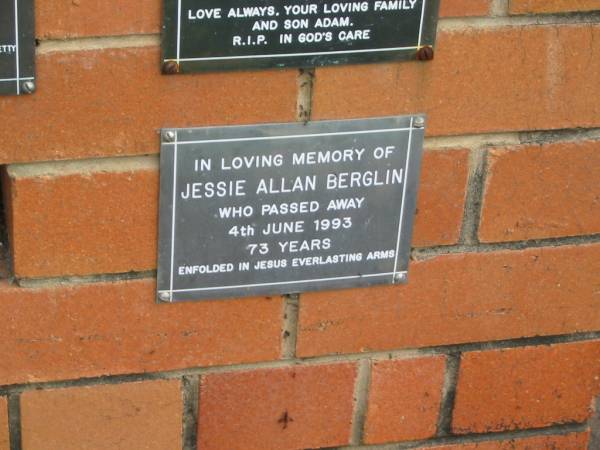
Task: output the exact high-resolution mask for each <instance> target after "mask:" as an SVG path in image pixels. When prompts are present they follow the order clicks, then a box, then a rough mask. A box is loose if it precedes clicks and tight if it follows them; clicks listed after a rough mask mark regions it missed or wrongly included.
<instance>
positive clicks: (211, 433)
mask: <svg viewBox="0 0 600 450" xmlns="http://www.w3.org/2000/svg"><path fill="white" fill-rule="evenodd" d="M355 377H356V366H355V365H354V364H332V365H322V366H309V367H288V368H283V369H269V370H256V371H252V372H236V373H220V374H211V375H206V376H203V377H202V380H201V387H200V407H199V414H200V418H199V429H198V436H199V448H202V449H203V450H213V449H214V450H222V449H228V450H238V449H239V450H280V449H281V450H295V449H305V448H321V447H333V446H337V445H344V444H347V443H348V441H349V438H350V428H351V421H352V408H353V400H352V396H353V390H354V380H355Z"/></svg>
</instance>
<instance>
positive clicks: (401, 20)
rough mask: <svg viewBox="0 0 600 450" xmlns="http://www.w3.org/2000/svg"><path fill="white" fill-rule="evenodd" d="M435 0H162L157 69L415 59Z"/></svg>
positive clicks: (429, 33)
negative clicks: (159, 65) (160, 61)
mask: <svg viewBox="0 0 600 450" xmlns="http://www.w3.org/2000/svg"><path fill="white" fill-rule="evenodd" d="M438 9H439V0H354V1H341V0H313V1H310V0H305V1H300V2H298V1H286V0H260V1H253V0H165V17H164V36H163V70H164V71H165V72H166V73H178V72H180V73H185V72H194V71H204V70H231V69H247V68H267V67H290V66H291V67H313V66H324V65H332V64H349V63H363V62H377V61H388V60H398V59H414V58H415V56H416V54H417V51H418V50H419V49H421V48H423V47H426V46H433V45H434V42H435V35H436V25H437V16H438Z"/></svg>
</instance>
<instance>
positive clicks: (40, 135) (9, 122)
mask: <svg viewBox="0 0 600 450" xmlns="http://www.w3.org/2000/svg"><path fill="white" fill-rule="evenodd" d="M159 53H160V50H159V48H158V47H139V48H115V49H106V50H86V51H73V52H51V53H43V54H40V55H38V57H37V72H38V90H37V92H36V94H35V95H31V96H26V97H19V98H16V97H14V96H13V97H10V96H4V97H2V98H0V111H2V121H0V136H4V137H8V136H10V139H7V138H3V139H2V140H1V141H0V162H19V161H32V160H50V159H69V158H79V157H91V156H109V155H121V154H148V153H156V152H158V150H159V138H158V134H157V131H158V129H159V128H162V127H188V126H203V125H217V124H219V125H226V124H234V123H235V124H237V123H259V122H287V121H294V120H295V117H296V82H297V76H296V75H297V71H296V70H293V69H290V70H271V71H257V72H226V73H207V74H196V75H181V76H165V75H161V74H160V70H159V61H160V56H159ZM32 124H35V126H32Z"/></svg>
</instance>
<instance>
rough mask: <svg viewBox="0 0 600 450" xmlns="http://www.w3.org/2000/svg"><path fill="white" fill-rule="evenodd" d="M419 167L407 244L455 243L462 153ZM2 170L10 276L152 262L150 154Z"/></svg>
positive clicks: (463, 177) (430, 158) (154, 175)
mask: <svg viewBox="0 0 600 450" xmlns="http://www.w3.org/2000/svg"><path fill="white" fill-rule="evenodd" d="M423 166H424V167H423V173H422V177H421V184H420V194H419V204H418V211H419V213H418V215H417V218H416V229H415V237H414V240H413V243H414V245H416V246H427V245H442V244H453V243H456V242H457V241H458V238H459V234H460V227H461V221H462V215H463V209H464V199H465V192H466V181H467V171H468V167H467V166H468V152H467V151H466V150H447V151H446V150H444V151H437V150H436V151H428V152H426V153H425V156H424V162H423ZM5 172H6V173H5V176H4V177H3V178H4V193H5V197H6V205H7V208H6V211H7V217H8V219H9V224H10V226H9V230H10V243H11V246H10V250H11V253H12V261H13V270H14V274H15V276H16V277H17V278H36V277H53V276H67V275H89V274H95V273H125V272H130V271H145V270H153V269H155V268H156V242H157V214H158V211H157V208H158V200H157V199H158V165H157V161H156V159H155V158H153V157H144V158H138V157H136V158H121V159H106V160H104V159H103V160H98V161H84V162H68V163H50V164H46V163H44V164H36V165H31V164H27V165H12V166H8V169H7V170H6V171H5ZM132 205H136V206H135V207H132Z"/></svg>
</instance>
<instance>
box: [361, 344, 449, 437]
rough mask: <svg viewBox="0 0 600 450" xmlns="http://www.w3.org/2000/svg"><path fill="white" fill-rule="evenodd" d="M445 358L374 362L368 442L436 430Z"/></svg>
mask: <svg viewBox="0 0 600 450" xmlns="http://www.w3.org/2000/svg"><path fill="white" fill-rule="evenodd" d="M445 365H446V358H444V357H442V356H439V357H432V358H417V359H409V360H395V361H377V362H374V363H373V369H372V370H373V371H372V375H371V388H370V391H369V405H368V409H367V420H366V425H365V426H366V429H365V442H366V443H368V444H381V443H385V442H393V441H407V440H417V439H427V438H430V437H433V436H434V435H435V433H436V427H437V419H438V415H439V410H440V403H441V398H442V387H443V384H444V369H445Z"/></svg>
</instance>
